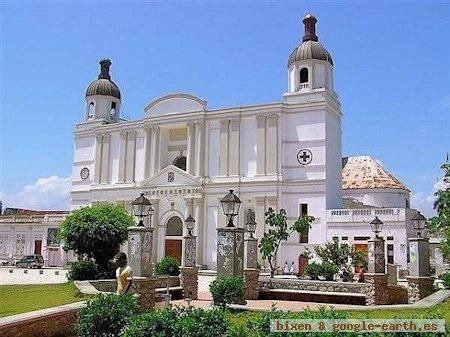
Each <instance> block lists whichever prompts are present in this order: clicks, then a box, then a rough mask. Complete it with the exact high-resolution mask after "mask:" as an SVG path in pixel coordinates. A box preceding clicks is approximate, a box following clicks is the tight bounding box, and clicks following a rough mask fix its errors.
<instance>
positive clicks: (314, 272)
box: [305, 262, 321, 280]
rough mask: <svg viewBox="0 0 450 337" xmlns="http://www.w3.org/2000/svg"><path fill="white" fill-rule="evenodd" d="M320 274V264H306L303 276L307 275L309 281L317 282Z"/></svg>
mask: <svg viewBox="0 0 450 337" xmlns="http://www.w3.org/2000/svg"><path fill="white" fill-rule="evenodd" d="M320 273H321V268H320V264H318V263H316V262H313V263H310V264H308V265H307V266H306V268H305V274H306V275H308V276H309V278H310V279H311V280H318V279H319V275H320Z"/></svg>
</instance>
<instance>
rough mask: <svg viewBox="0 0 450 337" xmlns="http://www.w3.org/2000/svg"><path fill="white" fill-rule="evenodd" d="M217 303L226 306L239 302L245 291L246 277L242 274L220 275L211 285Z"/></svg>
mask: <svg viewBox="0 0 450 337" xmlns="http://www.w3.org/2000/svg"><path fill="white" fill-rule="evenodd" d="M209 291H210V292H211V294H212V296H213V301H214V304H215V305H221V306H223V307H225V306H226V305H227V304H230V303H237V302H239V301H240V300H241V298H242V295H243V293H244V278H243V277H241V276H220V277H218V278H217V279H215V280H214V281H213V282H212V283H211V284H210V285H209Z"/></svg>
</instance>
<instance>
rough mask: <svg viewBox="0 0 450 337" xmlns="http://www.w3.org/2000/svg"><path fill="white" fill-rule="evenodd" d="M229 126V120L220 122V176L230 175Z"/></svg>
mask: <svg viewBox="0 0 450 337" xmlns="http://www.w3.org/2000/svg"><path fill="white" fill-rule="evenodd" d="M228 126H229V120H223V121H220V136H219V148H220V153H219V175H221V176H227V175H228Z"/></svg>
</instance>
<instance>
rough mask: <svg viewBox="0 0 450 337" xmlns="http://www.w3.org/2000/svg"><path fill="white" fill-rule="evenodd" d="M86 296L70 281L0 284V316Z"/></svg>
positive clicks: (59, 303) (48, 306) (76, 300)
mask: <svg viewBox="0 0 450 337" xmlns="http://www.w3.org/2000/svg"><path fill="white" fill-rule="evenodd" d="M88 298H89V296H87V295H83V294H81V293H80V292H79V291H78V289H77V287H75V285H74V284H73V283H72V282H68V283H62V284H39V285H11V286H9V285H7V286H0V317H5V316H11V315H15V314H20V313H23V312H28V311H34V310H40V309H45V308H51V307H56V306H58V305H63V304H68V303H73V302H80V301H83V300H85V299H88Z"/></svg>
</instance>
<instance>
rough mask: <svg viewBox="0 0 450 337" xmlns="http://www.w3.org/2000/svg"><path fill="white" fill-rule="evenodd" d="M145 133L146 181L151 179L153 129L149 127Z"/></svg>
mask: <svg viewBox="0 0 450 337" xmlns="http://www.w3.org/2000/svg"><path fill="white" fill-rule="evenodd" d="M144 131H145V148H144V153H145V154H144V179H145V180H148V179H149V178H150V177H151V172H150V164H151V161H152V156H151V155H152V129H151V128H149V127H147V128H145V129H144Z"/></svg>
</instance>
